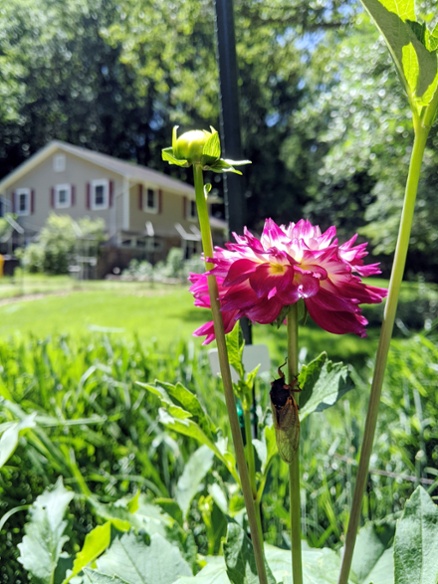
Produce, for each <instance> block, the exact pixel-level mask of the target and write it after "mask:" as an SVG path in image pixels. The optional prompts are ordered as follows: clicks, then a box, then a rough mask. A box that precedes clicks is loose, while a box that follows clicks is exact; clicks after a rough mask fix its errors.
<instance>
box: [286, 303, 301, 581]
mask: <svg viewBox="0 0 438 584" xmlns="http://www.w3.org/2000/svg"><path fill="white" fill-rule="evenodd" d="M287 347H288V359H287V364H288V382H289V383H290V384H292V385H293V383H294V381H295V379H296V378H297V375H298V310H297V304H293V305H292V306H290V307H289V312H288V315H287ZM296 400H297V403H298V397H297V398H296ZM289 495H290V520H291V550H292V576H293V583H294V584H302V582H303V565H302V555H301V503H300V449H299V448H297V450H296V452H295V455H294V457H293V459H292V462H291V463H290V464H289Z"/></svg>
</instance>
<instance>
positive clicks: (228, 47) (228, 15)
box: [215, 0, 252, 344]
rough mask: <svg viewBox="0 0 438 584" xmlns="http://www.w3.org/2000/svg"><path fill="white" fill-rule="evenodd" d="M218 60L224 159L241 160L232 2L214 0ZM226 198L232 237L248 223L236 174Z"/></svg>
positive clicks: (228, 180)
mask: <svg viewBox="0 0 438 584" xmlns="http://www.w3.org/2000/svg"><path fill="white" fill-rule="evenodd" d="M215 7H216V39H217V59H218V64H219V81H220V102H221V122H220V124H221V128H220V129H221V132H220V133H221V143H222V150H223V153H222V155H223V157H224V158H231V159H234V160H241V159H242V158H243V155H242V142H241V135H240V112H239V96H238V83H237V58H236V37H235V32H234V12H233V0H215ZM222 177H223V181H224V195H225V217H226V220H227V222H228V230H229V234H231V233H232V232H233V231H236V232H237V233H241V232H242V230H243V227H244V225H245V223H246V200H245V197H244V194H243V190H242V177H240V176H239V175H236V174H233V173H225V174H223V175H222ZM241 326H242V331H243V336H244V338H245V342H246V343H247V344H251V342H252V334H251V326H250V323H249V322H248V320H247V319H242V321H241Z"/></svg>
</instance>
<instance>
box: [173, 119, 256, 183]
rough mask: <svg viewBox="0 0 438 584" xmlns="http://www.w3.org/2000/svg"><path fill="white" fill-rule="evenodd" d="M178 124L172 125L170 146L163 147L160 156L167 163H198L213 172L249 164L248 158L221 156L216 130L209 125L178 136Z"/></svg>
mask: <svg viewBox="0 0 438 584" xmlns="http://www.w3.org/2000/svg"><path fill="white" fill-rule="evenodd" d="M177 130H178V126H174V128H173V133H172V147H171V148H163V150H162V158H163V160H167V162H168V163H169V164H175V165H177V166H183V167H188V166H192V164H200V165H201V166H202V168H203V170H212V171H213V172H235V173H237V174H242V173H241V172H240V171H239V170H236V169H235V168H234V166H233V165H241V164H249V162H250V161H249V160H239V161H234V160H227V159H222V158H221V145H220V140H219V134H218V132H217V130H215V129H214V128H213V127H211V126H210V130H211V131H210V132H209V131H208V130H190V131H188V132H184V134H181V136H180V137H179V138H178V135H177Z"/></svg>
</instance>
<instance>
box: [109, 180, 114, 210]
mask: <svg viewBox="0 0 438 584" xmlns="http://www.w3.org/2000/svg"><path fill="white" fill-rule="evenodd" d="M113 200H114V181H113V180H110V181H109V206H110V207H112V206H113Z"/></svg>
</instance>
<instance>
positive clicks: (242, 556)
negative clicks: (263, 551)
mask: <svg viewBox="0 0 438 584" xmlns="http://www.w3.org/2000/svg"><path fill="white" fill-rule="evenodd" d="M224 557H225V563H226V566H227V574H228V577H229V579H230V582H231V583H232V584H258V583H259V578H258V575H257V568H256V563H255V558H254V550H253V547H252V543H251V541H250V540H249V538H248V537H247V535H246V534H245V532H244V531H243V529H242V528H241V527H240V526H239V525H237V523H229V524H228V533H227V541H226V543H225V544H224ZM267 576H268V582H269V583H270V584H275V578H274V576H273V575H272V573H271V571H270V570H269V567H267Z"/></svg>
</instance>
